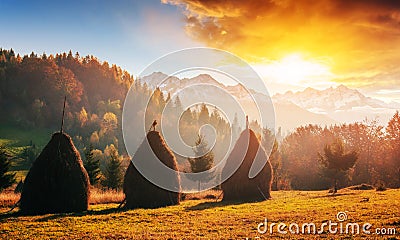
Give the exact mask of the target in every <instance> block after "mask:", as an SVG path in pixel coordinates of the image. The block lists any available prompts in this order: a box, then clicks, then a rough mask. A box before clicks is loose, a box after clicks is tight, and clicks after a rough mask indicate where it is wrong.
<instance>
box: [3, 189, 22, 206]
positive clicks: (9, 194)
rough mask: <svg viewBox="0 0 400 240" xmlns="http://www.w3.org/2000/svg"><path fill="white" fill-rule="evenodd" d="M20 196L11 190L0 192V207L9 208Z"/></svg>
mask: <svg viewBox="0 0 400 240" xmlns="http://www.w3.org/2000/svg"><path fill="white" fill-rule="evenodd" d="M20 197H21V194H20V193H14V191H11V190H5V191H3V192H2V193H0V208H9V207H12V206H14V204H15V203H17V202H18V200H19V198H20Z"/></svg>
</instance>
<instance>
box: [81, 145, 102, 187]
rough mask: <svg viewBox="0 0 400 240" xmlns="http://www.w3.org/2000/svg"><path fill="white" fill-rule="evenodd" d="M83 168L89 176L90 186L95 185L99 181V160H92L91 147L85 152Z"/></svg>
mask: <svg viewBox="0 0 400 240" xmlns="http://www.w3.org/2000/svg"><path fill="white" fill-rule="evenodd" d="M84 166H85V169H86V172H87V173H88V175H89V181H90V184H91V185H95V184H96V183H97V182H98V181H99V179H100V159H96V158H94V156H93V146H92V145H90V146H89V148H88V149H86V150H85V162H84Z"/></svg>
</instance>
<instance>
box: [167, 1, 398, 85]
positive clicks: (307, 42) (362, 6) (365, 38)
mask: <svg viewBox="0 0 400 240" xmlns="http://www.w3.org/2000/svg"><path fill="white" fill-rule="evenodd" d="M162 2H163V3H166V4H172V5H176V6H178V7H179V8H180V9H182V12H183V14H184V16H185V21H186V26H185V29H186V33H187V34H188V35H189V36H190V37H192V38H193V39H196V40H198V41H201V42H204V43H205V44H207V45H208V46H211V47H217V48H222V49H225V50H228V51H231V52H233V53H235V54H237V55H239V56H240V57H242V58H245V59H246V60H248V61H250V62H253V63H254V65H255V68H257V69H258V70H259V71H261V72H266V73H268V74H269V75H270V76H272V77H273V78H275V80H276V81H277V83H281V84H283V83H285V81H286V80H287V79H289V78H290V79H291V80H290V81H292V84H303V83H306V82H307V81H308V82H311V84H313V83H314V82H327V81H329V80H331V81H333V83H334V82H338V83H339V82H340V83H343V84H346V85H347V82H345V81H346V80H348V81H349V84H351V85H352V86H357V87H361V88H362V87H368V88H371V87H372V86H373V87H374V88H375V90H379V89H381V88H389V84H393V81H394V82H395V84H397V85H399V84H400V78H395V76H396V71H397V70H396V68H397V66H398V63H399V62H400V27H399V26H400V1H395V0H352V1H347V0H321V1H311V0H285V1H276V0H249V1H228V0H216V1H215V0H163V1H162ZM295 54H299V56H307V59H328V60H329V61H327V62H324V64H321V66H319V67H316V66H315V65H313V62H314V61H311V62H309V63H306V62H303V63H299V62H297V63H296V65H297V64H300V66H301V67H303V68H304V71H303V68H302V70H300V68H301V67H298V66H293V67H292V68H291V69H292V70H291V71H290V72H289V73H287V72H284V73H282V72H283V70H282V67H280V65H279V64H281V63H282V62H285V61H289V62H290V61H291V60H290V59H291V58H292V57H293V56H296V55H295ZM268 61H269V62H270V63H268V64H266V63H267V62H268ZM259 65H260V66H259ZM289 65H290V64H289ZM285 66H287V63H285ZM310 68H313V70H315V76H309V74H308V73H305V72H308V71H309V69H310ZM296 69H297V70H296ZM307 69H308V70H307ZM290 74H293V76H290ZM276 75H279V76H276ZM294 75H297V78H296V77H295V76H294Z"/></svg>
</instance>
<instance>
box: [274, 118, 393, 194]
mask: <svg viewBox="0 0 400 240" xmlns="http://www.w3.org/2000/svg"><path fill="white" fill-rule="evenodd" d="M337 140H340V141H341V142H342V143H343V146H344V148H345V150H346V151H348V152H352V151H354V152H356V153H357V155H358V159H357V161H356V163H355V165H354V167H352V168H351V169H350V171H348V173H347V174H346V175H345V176H343V177H342V178H340V181H339V182H338V184H339V187H347V186H351V185H358V184H362V183H367V184H371V185H374V186H384V187H390V188H398V187H400V116H399V112H396V114H395V115H394V116H393V117H392V119H391V120H390V121H389V123H388V124H387V126H385V127H384V126H380V125H378V124H377V122H376V121H364V122H360V123H354V124H343V125H337V126H331V127H320V126H315V125H309V126H304V127H299V128H297V129H296V130H295V131H294V132H292V133H291V134H289V135H288V136H286V137H285V138H284V139H283V141H282V142H281V144H280V147H279V152H278V154H276V155H277V156H275V158H273V159H272V163H273V165H274V166H275V169H274V170H275V175H276V176H275V179H274V180H275V183H274V184H275V187H276V188H278V189H302V190H320V189H327V188H329V187H331V186H332V183H331V181H330V179H329V178H327V176H326V174H324V167H323V166H322V165H321V163H320V161H319V160H320V155H323V154H324V148H325V147H326V146H329V145H331V144H332V143H334V142H336V141H337Z"/></svg>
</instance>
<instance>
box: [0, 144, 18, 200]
mask: <svg viewBox="0 0 400 240" xmlns="http://www.w3.org/2000/svg"><path fill="white" fill-rule="evenodd" d="M10 168H11V162H10V155H9V153H8V152H7V151H6V149H5V147H4V146H0V192H1V191H3V190H4V189H6V188H8V187H10V186H11V185H13V184H14V183H15V173H10V172H9V171H10Z"/></svg>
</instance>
